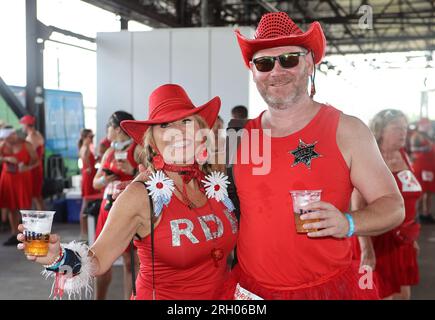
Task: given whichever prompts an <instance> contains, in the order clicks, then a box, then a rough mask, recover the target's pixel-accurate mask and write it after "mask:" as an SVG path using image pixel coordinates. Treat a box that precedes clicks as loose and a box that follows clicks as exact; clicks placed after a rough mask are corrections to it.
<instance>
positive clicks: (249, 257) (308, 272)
mask: <svg viewBox="0 0 435 320" xmlns="http://www.w3.org/2000/svg"><path fill="white" fill-rule="evenodd" d="M340 114H341V112H340V111H338V110H337V109H335V108H333V107H331V106H322V107H321V109H320V110H319V112H318V113H317V114H316V115H315V116H314V118H313V119H312V120H311V121H310V122H309V123H308V124H307V125H306V126H305V127H304V128H303V129H301V130H300V131H298V132H295V133H293V134H291V135H289V136H286V137H279V138H271V169H270V172H269V173H268V174H266V175H253V169H255V168H257V169H258V168H259V167H261V166H262V165H261V164H260V165H255V164H254V163H253V161H252V160H250V161H249V163H248V164H236V165H235V166H234V176H235V183H236V185H237V193H238V195H239V199H240V211H241V220H240V234H239V238H238V242H237V255H238V259H239V263H240V267H241V268H242V270H243V271H244V272H245V273H247V274H248V275H250V276H252V277H254V278H255V280H257V281H258V282H259V284H261V285H262V286H264V287H266V288H270V289H276V290H293V289H298V288H304V287H311V286H315V285H317V284H321V283H324V282H326V281H327V280H329V279H330V278H331V277H333V276H334V275H336V274H338V273H339V272H341V271H343V270H344V269H345V268H347V267H349V265H350V264H351V257H352V254H351V246H350V241H349V240H348V239H336V238H332V237H328V238H322V239H318V238H317V239H314V238H312V239H310V238H308V237H307V236H306V235H305V234H297V233H296V228H295V221H294V214H293V206H292V199H291V196H290V193H289V191H290V190H301V189H302V190H317V189H321V190H322V195H321V197H322V201H326V202H329V203H332V204H333V205H334V206H335V207H336V208H338V209H339V210H340V211H341V212H346V211H348V210H349V206H350V196H351V193H352V190H353V186H352V183H351V180H350V171H349V168H348V167H347V164H346V162H345V160H344V158H343V156H342V154H341V152H340V150H339V148H338V146H337V142H336V140H337V139H336V132H337V126H338V121H339V118H340ZM261 117H262V115H260V116H259V117H258V118H256V119H253V120H251V121H249V122H248V123H247V125H246V127H245V129H247V131H248V132H250V133H252V130H253V129H260V130H259V136H260V139H256V140H257V141H258V140H259V141H260V143H259V148H257V149H259V150H263V139H262V138H263V134H264V132H263V130H262V129H261ZM249 136H250V135H248V134H246V132H245V134H244V135H243V136H242V142H241V144H240V147H239V150H238V155H239V157H238V159H240V153H241V150H242V147H243V146H244V143H248V144H249V146H250V150H252V148H254V151H253V152H255V146H256V145H258V144H257V143H255V140H254V139H252V141H249V140H250V139H249ZM302 143H305V144H314V152H316V153H317V154H319V155H320V157H317V158H312V160H311V169H309V168H308V167H307V166H306V165H305V164H304V163H299V164H297V165H294V163H295V162H297V159H296V157H295V156H294V155H293V154H292V153H291V151H295V150H297V149H299V148H300V146H301V144H302ZM265 150H266V149H265ZM299 159H302V158H300V157H299ZM257 163H258V162H257Z"/></svg>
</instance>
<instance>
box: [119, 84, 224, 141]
mask: <svg viewBox="0 0 435 320" xmlns="http://www.w3.org/2000/svg"><path fill="white" fill-rule="evenodd" d="M220 107H221V99H220V98H219V97H214V98H213V99H211V100H210V101H209V102H207V103H205V104H203V105H202V106H200V107H195V105H194V104H193V103H192V101H191V100H190V98H189V96H188V95H187V93H186V91H185V90H184V89H183V88H182V87H181V86H179V85H176V84H165V85H162V86H160V87H158V88H157V89H155V90H154V91H153V92H152V93H151V95H150V98H149V105H148V110H149V112H148V114H149V116H148V120H146V121H137V120H124V121H122V122H121V128H122V129H123V130H124V131H125V132H126V133H127V134H128V135H129V136H130V137H131V138H132V139H133V140H134V141H135V142H136V143H137V144H140V145H143V137H144V134H145V132H146V131H147V130H148V128H149V127H150V126H152V125H155V124H161V123H168V122H173V121H177V120H181V119H184V118H186V117H189V116H192V115H194V114H197V115H199V116H201V117H202V118H203V119H204V120H205V122H206V123H207V124H208V126H209V127H210V128H212V127H213V125H214V123H215V121H216V119H217V116H218V114H219V110H220Z"/></svg>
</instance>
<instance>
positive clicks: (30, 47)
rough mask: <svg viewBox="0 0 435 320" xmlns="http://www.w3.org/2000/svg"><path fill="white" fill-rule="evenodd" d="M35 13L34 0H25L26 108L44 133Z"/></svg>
mask: <svg viewBox="0 0 435 320" xmlns="http://www.w3.org/2000/svg"><path fill="white" fill-rule="evenodd" d="M36 17H37V15H36V0H26V63H27V65H26V78H27V81H26V109H27V111H28V113H30V114H31V115H33V116H35V118H36V128H37V129H38V130H39V131H40V132H41V133H42V135H45V112H44V41H43V40H42V39H41V38H42V37H43V36H44V35H40V33H39V30H40V23H39V21H38V20H37V18H36Z"/></svg>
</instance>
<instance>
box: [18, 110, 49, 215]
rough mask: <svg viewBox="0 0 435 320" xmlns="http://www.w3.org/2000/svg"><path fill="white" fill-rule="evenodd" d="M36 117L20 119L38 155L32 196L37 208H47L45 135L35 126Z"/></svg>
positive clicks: (29, 116)
mask: <svg viewBox="0 0 435 320" xmlns="http://www.w3.org/2000/svg"><path fill="white" fill-rule="evenodd" d="M35 122H36V119H35V117H33V116H31V115H25V116H24V117H22V118H21V119H20V124H21V125H22V126H23V129H24V131H25V132H26V134H27V137H26V141H27V142H30V144H31V145H32V146H33V148H34V149H35V151H36V154H37V156H38V165H37V166H36V167H35V168H34V169H32V171H31V172H32V182H33V183H32V198H33V200H34V201H35V205H36V209H37V210H45V209H44V208H45V206H44V200H43V199H42V184H43V181H44V145H45V141H44V137H43V136H42V134H41V133H40V132H39V131H38V130H36V128H35Z"/></svg>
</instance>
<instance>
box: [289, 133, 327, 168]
mask: <svg viewBox="0 0 435 320" xmlns="http://www.w3.org/2000/svg"><path fill="white" fill-rule="evenodd" d="M316 143H317V141H316V142H314V143H312V144H306V143H305V142H303V141H302V139H299V145H298V147H297V148H296V149H295V150H292V151H289V153H291V154H292V155H293V156H294V157H295V161H294V162H293V164H292V167H294V166H296V165H298V164H299V163H303V164H305V165H306V166H307V168H308V169H311V160H313V159H316V158H319V157H321V155H320V154H318V153H317V152H316V151H315V150H314V147H315V145H316Z"/></svg>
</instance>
